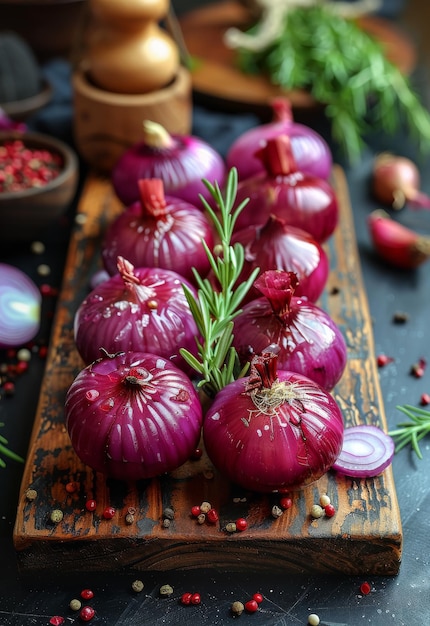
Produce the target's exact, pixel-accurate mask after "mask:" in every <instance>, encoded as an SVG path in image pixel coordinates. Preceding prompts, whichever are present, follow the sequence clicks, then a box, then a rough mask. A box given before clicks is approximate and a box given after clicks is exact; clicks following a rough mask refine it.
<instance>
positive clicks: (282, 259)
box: [232, 215, 329, 302]
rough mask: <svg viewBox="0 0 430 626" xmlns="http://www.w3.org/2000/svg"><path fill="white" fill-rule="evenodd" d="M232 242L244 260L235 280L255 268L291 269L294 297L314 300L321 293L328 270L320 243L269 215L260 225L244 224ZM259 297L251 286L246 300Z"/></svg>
mask: <svg viewBox="0 0 430 626" xmlns="http://www.w3.org/2000/svg"><path fill="white" fill-rule="evenodd" d="M232 242H233V243H237V242H238V243H241V244H242V245H243V247H244V249H245V263H244V268H243V271H242V275H241V277H240V278H239V281H238V282H239V283H240V282H243V280H246V278H247V277H248V276H249V275H250V274H251V272H252V270H253V269H254V268H256V267H259V268H260V271H261V272H265V271H266V270H274V269H279V270H285V271H286V272H295V273H296V274H297V278H298V279H299V284H298V286H297V288H296V292H295V293H296V296H306V297H307V298H308V299H309V300H310V301H311V302H316V301H317V300H318V298H319V297H320V295H321V294H322V292H323V290H324V287H325V285H326V282H327V279H328V273H329V261H328V258H327V254H326V253H325V251H324V249H323V248H322V246H321V245H320V244H319V243H318V242H317V241H315V239H313V237H311V235H309V234H308V233H305V232H304V231H303V230H301V229H299V228H295V227H294V226H289V225H288V224H286V223H285V221H284V220H281V219H280V218H278V217H275V216H273V215H272V216H270V217H269V219H268V220H267V222H266V224H264V226H248V228H243V229H242V230H240V231H238V232H237V233H235V234H234V235H233V238H232ZM258 297H260V293H259V292H258V291H257V289H255V287H252V288H251V289H250V291H249V292H248V295H247V297H246V300H245V301H246V302H249V301H250V300H252V299H255V298H258Z"/></svg>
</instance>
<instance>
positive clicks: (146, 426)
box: [65, 352, 202, 481]
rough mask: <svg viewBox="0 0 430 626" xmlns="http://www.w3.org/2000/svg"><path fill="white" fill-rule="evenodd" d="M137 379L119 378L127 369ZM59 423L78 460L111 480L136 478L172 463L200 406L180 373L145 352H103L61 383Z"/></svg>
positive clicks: (191, 441) (184, 451) (194, 427)
mask: <svg viewBox="0 0 430 626" xmlns="http://www.w3.org/2000/svg"><path fill="white" fill-rule="evenodd" d="M136 374H137V378H139V376H141V377H142V378H143V380H144V382H143V383H142V384H133V383H128V382H126V377H127V376H131V379H133V377H135V378H136ZM65 416H66V427H67V430H68V433H69V436H70V440H71V443H72V446H73V449H74V450H75V452H76V454H77V456H78V457H79V458H80V460H81V461H82V462H83V463H85V464H86V465H88V466H89V467H91V468H92V469H94V470H95V471H97V472H101V473H103V474H105V475H106V476H109V477H112V478H115V479H118V480H126V481H128V480H141V479H149V478H153V477H155V476H159V475H161V474H163V473H165V472H170V471H173V470H175V469H176V468H178V467H180V466H181V465H182V464H183V463H185V461H187V460H188V459H189V457H190V456H191V454H192V452H193V451H194V450H195V448H196V445H197V444H198V440H199V437H200V432H201V425H202V409H201V405H200V402H199V398H198V395H197V393H196V391H195V389H194V387H193V385H192V383H191V381H190V380H189V379H188V377H187V376H186V375H185V374H184V373H183V372H182V371H181V370H179V369H178V368H177V367H175V366H174V365H172V364H171V363H170V362H169V361H168V360H166V359H162V358H161V357H159V356H155V355H153V354H145V353H132V352H128V353H124V354H121V355H117V356H115V357H111V358H109V357H105V358H103V359H101V360H99V361H97V362H96V363H93V364H92V365H90V366H87V367H86V368H84V369H83V370H81V372H80V373H79V374H78V375H77V377H76V378H75V380H74V381H73V383H72V384H71V386H70V387H69V389H68V392H67V395H66V402H65Z"/></svg>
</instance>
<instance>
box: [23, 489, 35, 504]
mask: <svg viewBox="0 0 430 626" xmlns="http://www.w3.org/2000/svg"><path fill="white" fill-rule="evenodd" d="M25 497H26V498H27V500H28V501H29V502H32V501H33V500H36V498H37V491H36V489H27V491H26V492H25Z"/></svg>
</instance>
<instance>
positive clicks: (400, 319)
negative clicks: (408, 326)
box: [393, 311, 409, 324]
mask: <svg viewBox="0 0 430 626" xmlns="http://www.w3.org/2000/svg"><path fill="white" fill-rule="evenodd" d="M408 320H409V315H408V314H407V313H405V312H404V311H396V312H395V313H394V315H393V322H394V323H395V324H405V323H406V322H407V321H408Z"/></svg>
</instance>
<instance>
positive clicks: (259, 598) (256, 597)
mask: <svg viewBox="0 0 430 626" xmlns="http://www.w3.org/2000/svg"><path fill="white" fill-rule="evenodd" d="M252 599H253V600H255V601H256V602H257V604H261V603H262V602H263V600H264V598H263V594H261V593H254V595H253V596H252Z"/></svg>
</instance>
